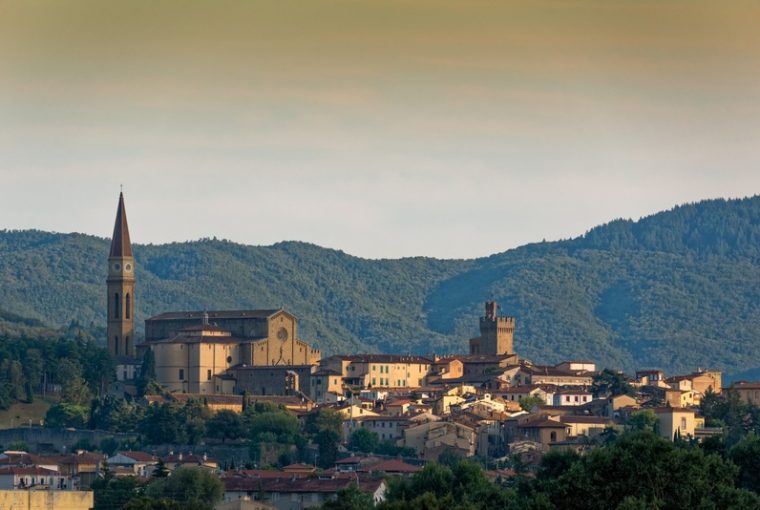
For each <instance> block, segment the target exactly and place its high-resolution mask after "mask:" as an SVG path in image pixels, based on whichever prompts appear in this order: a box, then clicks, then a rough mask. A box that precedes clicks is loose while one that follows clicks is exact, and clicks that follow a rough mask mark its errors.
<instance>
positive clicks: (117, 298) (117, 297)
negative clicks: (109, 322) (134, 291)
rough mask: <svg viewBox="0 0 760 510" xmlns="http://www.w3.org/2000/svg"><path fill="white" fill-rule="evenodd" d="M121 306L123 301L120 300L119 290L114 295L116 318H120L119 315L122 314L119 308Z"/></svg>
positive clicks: (114, 313)
mask: <svg viewBox="0 0 760 510" xmlns="http://www.w3.org/2000/svg"><path fill="white" fill-rule="evenodd" d="M120 308H121V303H120V301H119V293H118V292H117V293H115V294H114V295H113V318H114V319H118V318H119V316H120V314H119V309H120Z"/></svg>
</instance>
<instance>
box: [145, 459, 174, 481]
mask: <svg viewBox="0 0 760 510" xmlns="http://www.w3.org/2000/svg"><path fill="white" fill-rule="evenodd" d="M169 474H170V472H169V469H168V468H167V467H166V464H164V459H162V458H160V457H159V458H158V462H157V463H156V465H155V466H154V467H153V472H152V473H151V474H150V477H151V478H166V477H168V476H169Z"/></svg>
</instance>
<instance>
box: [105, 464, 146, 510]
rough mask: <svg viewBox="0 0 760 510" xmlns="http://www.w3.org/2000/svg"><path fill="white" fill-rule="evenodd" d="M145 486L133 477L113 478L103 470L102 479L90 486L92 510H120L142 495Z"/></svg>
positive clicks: (107, 471) (106, 470)
mask: <svg viewBox="0 0 760 510" xmlns="http://www.w3.org/2000/svg"><path fill="white" fill-rule="evenodd" d="M144 489H145V484H144V483H143V482H141V481H140V480H138V479H137V478H135V477H134V476H127V477H123V478H116V477H114V476H113V475H112V474H111V473H110V471H109V470H108V469H105V471H104V473H103V477H102V478H99V479H98V480H95V481H94V482H93V484H92V490H93V491H94V499H95V506H94V507H93V510H113V509H115V508H122V507H123V506H124V505H125V504H127V502H129V501H130V500H131V499H133V498H138V497H140V496H141V495H142V493H143V490H144Z"/></svg>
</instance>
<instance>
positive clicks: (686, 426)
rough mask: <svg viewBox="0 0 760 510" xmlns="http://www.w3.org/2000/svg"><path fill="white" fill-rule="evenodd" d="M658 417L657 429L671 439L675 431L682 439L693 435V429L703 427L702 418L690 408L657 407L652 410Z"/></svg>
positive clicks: (663, 435)
mask: <svg viewBox="0 0 760 510" xmlns="http://www.w3.org/2000/svg"><path fill="white" fill-rule="evenodd" d="M654 412H655V414H656V415H657V418H658V420H659V421H658V423H657V431H658V433H659V434H660V435H661V436H662V437H664V438H667V439H670V440H671V441H672V440H673V438H674V436H675V434H676V432H679V434H680V435H681V437H682V438H683V439H686V438H688V437H695V433H694V432H695V430H696V429H697V428H701V427H704V418H702V417H699V416H697V415H696V413H695V412H694V411H693V410H691V409H683V408H680V407H658V408H657V409H655V410H654Z"/></svg>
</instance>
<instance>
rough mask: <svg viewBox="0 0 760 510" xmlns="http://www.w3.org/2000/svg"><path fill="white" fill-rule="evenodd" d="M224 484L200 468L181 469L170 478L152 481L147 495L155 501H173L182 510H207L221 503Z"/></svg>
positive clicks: (147, 489)
mask: <svg viewBox="0 0 760 510" xmlns="http://www.w3.org/2000/svg"><path fill="white" fill-rule="evenodd" d="M223 493H224V489H223V486H222V482H221V480H220V479H219V477H218V476H216V475H215V474H214V473H212V472H211V471H209V470H207V469H204V468H200V467H179V468H177V469H175V470H174V471H173V472H172V474H171V476H169V477H168V478H158V479H154V480H152V481H151V482H150V483H149V484H148V487H147V488H146V490H145V494H146V495H147V496H149V497H152V498H155V499H162V498H166V499H171V500H173V501H176V502H177V503H179V504H180V507H181V508H183V509H184V508H191V507H192V508H198V509H201V508H207V509H211V508H213V506H214V505H215V504H216V503H218V502H219V501H221V499H222V496H223Z"/></svg>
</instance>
